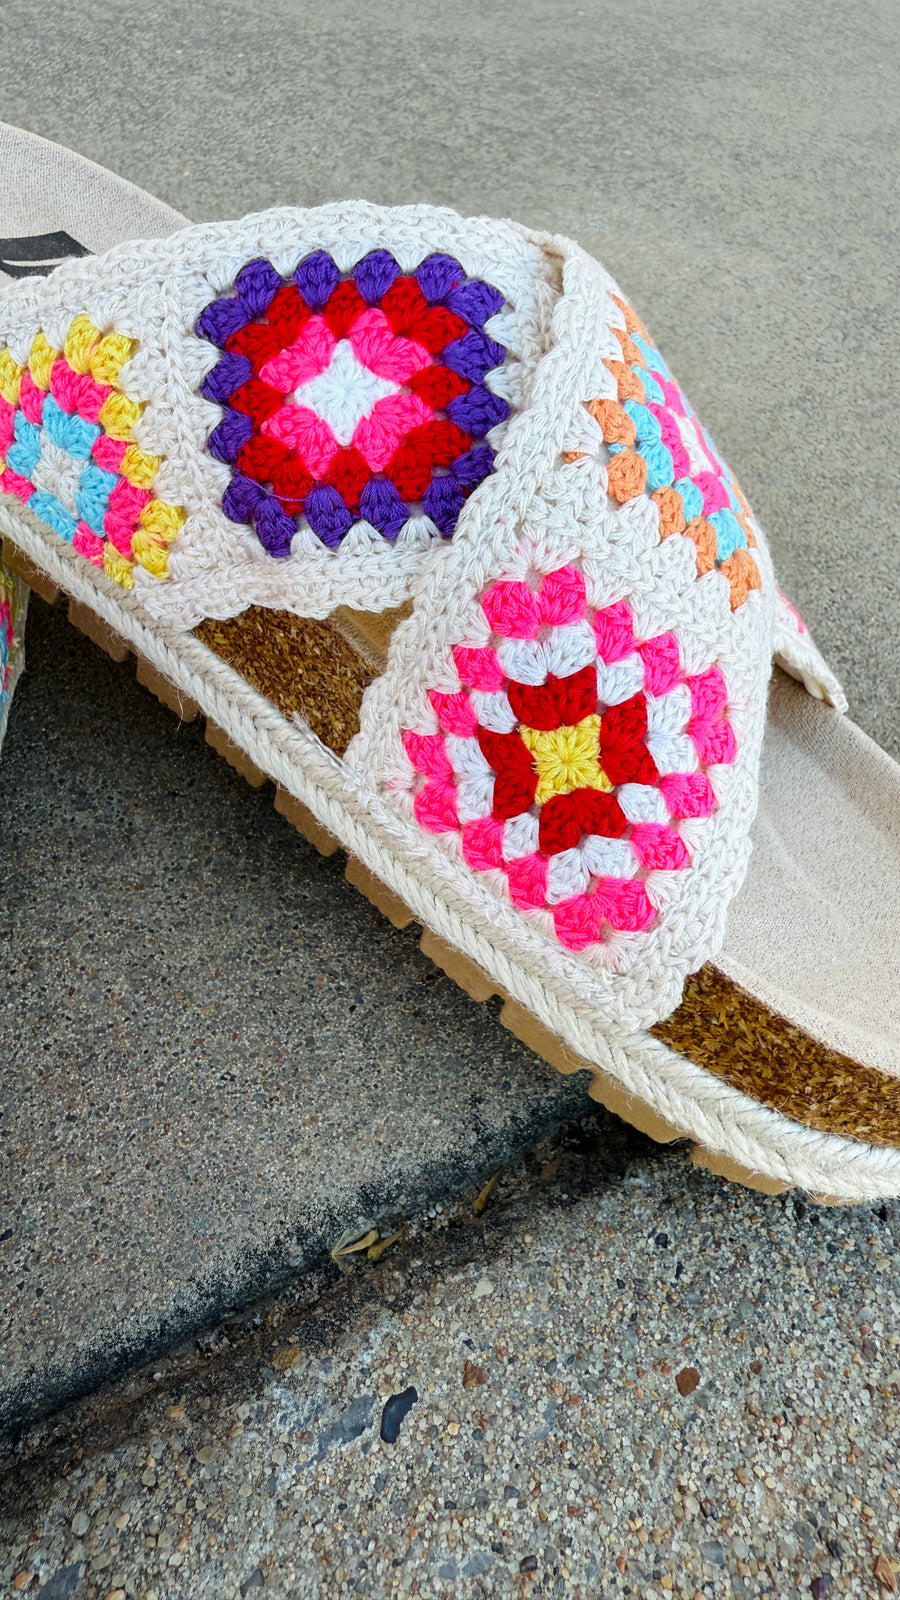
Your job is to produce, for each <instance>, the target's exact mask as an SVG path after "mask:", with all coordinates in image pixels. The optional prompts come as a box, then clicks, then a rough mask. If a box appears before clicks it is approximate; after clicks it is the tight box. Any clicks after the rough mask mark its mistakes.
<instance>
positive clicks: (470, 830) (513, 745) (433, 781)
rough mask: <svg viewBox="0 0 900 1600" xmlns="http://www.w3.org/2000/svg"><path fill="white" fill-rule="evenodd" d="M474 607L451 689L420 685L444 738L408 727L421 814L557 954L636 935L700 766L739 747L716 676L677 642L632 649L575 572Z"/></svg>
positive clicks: (613, 610)
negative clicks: (452, 839) (537, 927)
mask: <svg viewBox="0 0 900 1600" xmlns="http://www.w3.org/2000/svg"><path fill="white" fill-rule="evenodd" d="M481 609H482V611H483V613H484V616H485V618H486V619H487V622H488V624H489V627H490V630H491V641H490V644H489V645H486V646H479V647H477V648H473V647H470V646H467V645H457V646H456V648H455V649H454V650H453V660H454V663H455V666H456V671H457V674H458V679H459V682H460V685H461V687H460V689H459V691H458V692H453V693H446V692H438V691H437V690H434V689H432V690H431V691H430V692H429V696H428V698H429V700H430V702H431V706H432V708H433V710H434V712H435V714H436V717H437V722H438V726H439V730H440V731H439V732H438V733H432V734H424V733H415V732H413V731H411V730H407V731H406V732H405V733H404V734H403V747H404V749H405V751H406V755H407V757H408V759H409V762H410V766H411V769H412V776H411V781H410V793H411V795H412V804H413V812H414V815H415V817H416V819H417V821H418V822H419V823H420V825H421V826H422V827H423V828H425V829H427V830H428V831H429V832H431V833H435V834H440V833H453V832H455V833H458V834H459V835H460V839H461V847H462V855H463V859H464V860H465V862H466V864H467V865H468V866H469V867H470V868H472V869H473V870H474V871H478V872H488V871H499V872H502V873H503V874H504V875H505V879H506V885H507V889H508V893H509V895H510V898H511V899H512V901H513V903H514V904H515V905H516V906H518V907H519V908H520V909H521V910H523V911H544V912H549V915H550V926H552V929H553V932H554V933H555V936H556V938H557V939H558V941H559V943H560V944H562V945H563V946H565V947H566V948H567V949H569V950H573V951H579V950H584V949H586V948H587V947H588V946H590V945H595V944H600V943H606V942H608V941H609V939H610V938H611V937H613V936H614V935H616V934H639V933H642V932H644V931H646V930H647V929H649V928H650V927H651V926H652V925H653V924H654V922H655V921H656V918H657V916H658V915H659V914H660V913H659V910H658V891H659V888H660V881H659V880H658V879H657V878H656V876H655V875H657V874H659V873H670V872H679V871H682V870H683V869H684V868H686V867H688V866H690V863H691V858H692V842H694V840H695V833H694V832H692V829H693V828H695V826H696V824H697V823H699V822H702V820H703V819H705V818H707V817H709V816H711V815H712V813H713V812H714V810H715V809H716V804H717V800H716V792H715V788H714V785H713V781H712V778H711V776H710V772H711V769H714V768H716V767H719V766H727V765H730V764H731V763H732V762H733V761H734V760H735V757H736V755H737V741H736V739H735V735H734V730H733V728H732V725H731V722H730V720H729V717H728V690H727V687H726V684H725V680H724V678H723V676H722V673H721V671H720V670H719V668H718V667H717V666H716V665H715V664H714V663H713V664H710V665H709V666H708V667H707V668H706V670H705V671H702V672H695V673H691V674H687V673H686V672H685V670H684V668H683V666H682V661H681V652H680V648H679V644H678V640H677V638H676V637H675V636H674V634H672V633H666V634H660V635H657V636H656V637H653V638H649V639H639V638H638V637H637V636H636V634H635V619H634V614H633V612H632V610H631V607H630V606H629V604H628V603H627V602H626V601H624V600H621V601H618V602H615V603H614V604H612V605H607V606H605V607H601V608H599V609H598V608H594V607H592V606H590V605H589V604H588V602H587V598H586V587H585V580H584V575H583V573H582V572H581V571H580V570H579V569H578V568H577V567H575V566H566V567H560V568H558V569H557V570H556V571H553V572H550V573H548V574H547V575H546V576H545V577H544V578H543V580H542V581H541V582H540V583H539V584H538V585H536V586H535V587H532V586H531V584H530V583H527V582H522V581H508V580H501V581H499V582H497V583H494V584H493V585H492V586H491V587H490V588H489V589H488V590H487V592H486V593H485V594H484V595H483V596H482V598H481ZM685 824H688V826H684V825H685Z"/></svg>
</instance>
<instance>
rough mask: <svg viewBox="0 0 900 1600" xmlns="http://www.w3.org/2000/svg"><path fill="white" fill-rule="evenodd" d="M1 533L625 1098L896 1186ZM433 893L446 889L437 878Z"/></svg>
mask: <svg viewBox="0 0 900 1600" xmlns="http://www.w3.org/2000/svg"><path fill="white" fill-rule="evenodd" d="M0 530H2V531H3V532H4V533H6V534H7V535H8V536H9V537H10V538H11V539H13V540H14V541H15V543H16V544H17V545H19V546H20V547H21V548H22V549H23V550H24V551H25V553H26V555H28V556H30V557H31V559H32V560H33V561H35V562H36V563H37V565H38V566H40V567H41V568H42V569H43V570H44V571H46V572H48V573H49V574H50V576H51V577H52V578H53V579H54V580H55V581H56V582H57V583H58V584H59V585H60V586H61V587H62V588H63V589H65V590H66V591H67V592H68V593H69V594H71V595H73V596H74V597H75V598H76V599H77V600H81V601H83V602H84V603H85V604H86V605H88V606H90V607H91V609H92V610H93V611H95V612H96V613H97V614H98V615H99V616H101V617H102V618H103V620H104V621H105V622H107V623H108V624H109V626H110V627H111V628H112V629H113V630H114V631H115V632H117V633H118V634H120V635H121V636H123V637H124V638H125V639H127V640H128V642H129V643H130V644H131V645H132V646H133V647H134V648H135V649H136V650H137V651H139V653H140V654H141V655H142V656H144V657H145V658H146V659H147V660H148V661H149V662H150V663H151V664H152V665H153V666H155V667H156V668H157V670H158V671H160V672H161V673H163V674H164V675H165V676H166V677H167V678H169V679H170V680H171V681H172V682H173V683H175V684H177V685H178V687H179V688H180V689H181V690H182V692H183V693H184V694H185V695H186V696H188V697H190V698H191V699H193V700H196V701H197V703H198V704H199V705H200V707H201V709H202V710H203V711H204V713H205V714H206V715H207V716H209V717H211V718H212V719H213V720H214V721H215V722H216V723H217V724H218V725H219V726H220V727H221V728H223V729H224V730H225V731H226V732H227V733H228V735H229V736H230V737H231V738H232V739H233V741H234V743H235V744H236V745H237V746H238V747H239V748H241V749H243V750H245V751H246V752H247V753H248V754H249V755H250V757H251V758H252V760H253V761H254V762H256V764H257V765H258V766H259V767H260V768H261V769H262V770H263V771H264V772H266V773H267V774H268V776H269V777H271V778H272V779H274V780H275V782H277V783H280V784H282V785H283V786H284V787H285V788H286V789H287V790H288V791H289V792H290V793H291V794H293V795H294V796H295V797H296V798H297V799H298V800H299V801H301V802H302V803H303V804H304V805H306V806H308V807H309V809H310V810H311V811H312V812H313V814H314V815H315V816H316V817H317V818H318V819H319V821H320V822H321V823H322V824H323V826H324V827H326V828H327V829H328V830H329V831H330V832H331V833H333V834H334V835H335V836H336V837H337V838H338V839H340V841H341V843H342V844H343V845H344V846H345V847H346V848H347V849H348V850H350V851H351V852H352V853H353V854H354V855H355V856H356V857H357V858H358V859H359V860H360V861H361V862H362V863H363V865H364V866H366V867H368V868H369V869H370V870H371V871H372V872H374V873H375V874H376V875H377V876H378V877H379V878H380V879H381V880H382V881H383V882H384V883H385V884H386V885H387V886H388V888H390V889H392V890H393V891H394V892H395V893H396V894H398V895H399V896H400V897H401V898H402V899H403V900H404V901H405V903H406V904H407V905H408V906H409V907H410V909H411V910H412V912H413V913H414V915H415V916H416V917H417V918H419V919H420V920H421V921H422V922H423V923H424V924H425V925H426V926H428V927H430V928H432V929H433V930H434V931H435V932H436V933H437V934H439V935H440V936H441V937H442V938H444V939H446V940H447V941H448V942H449V943H450V944H452V945H454V946H456V947H457V948H459V949H463V950H465V951H466V952H467V953H468V954H470V955H471V956H472V958H473V959H474V960H475V961H477V962H478V963H479V965H480V966H482V967H483V968H484V970H485V971H486V972H487V973H488V974H489V976H490V977H491V978H492V979H493V980H494V981H495V982H496V983H498V984H499V985H501V986H502V987H503V988H504V989H505V990H506V992H507V993H508V994H509V995H511V997H512V998H513V999H514V1000H517V1001H518V1002H519V1003H520V1004H521V1005H523V1006H525V1007H526V1008H527V1010H529V1011H530V1012H532V1013H533V1015H534V1016H535V1017H536V1018H537V1019H538V1021H539V1022H541V1023H543V1024H544V1026H545V1027H547V1028H549V1029H550V1031H551V1032H552V1033H553V1034H555V1035H556V1036H558V1037H559V1038H560V1039H561V1041H562V1042H563V1044H564V1045H565V1046H566V1047H567V1048H569V1049H570V1050H572V1051H573V1052H574V1053H575V1054H576V1055H578V1056H580V1057H582V1058H583V1059H584V1060H585V1061H588V1062H592V1063H595V1064H596V1065H597V1066H598V1067H600V1068H602V1070H603V1071H605V1072H608V1073H610V1074H611V1075H612V1076H613V1077H614V1078H616V1079H617V1080H618V1081H619V1082H620V1083H621V1084H622V1086H623V1088H624V1089H625V1090H626V1091H627V1092H628V1093H631V1094H635V1095H637V1096H639V1097H640V1099H642V1100H644V1101H646V1103H647V1104H648V1105H650V1106H652V1107H653V1109H654V1110H656V1111H657V1112H658V1113H659V1114H660V1115H661V1116H663V1117H665V1118H666V1119H667V1120H668V1121H669V1122H670V1123H673V1124H674V1125H675V1126H676V1127H678V1128H681V1129H683V1130H684V1132H685V1134H686V1135H688V1136H690V1137H691V1138H693V1139H696V1140H698V1141H699V1142H700V1143H701V1144H702V1145H703V1146H704V1147H705V1148H706V1149H707V1150H710V1151H712V1152H714V1153H721V1154H724V1155H728V1156H731V1157H732V1158H733V1159H734V1160H736V1161H739V1162H740V1163H741V1164H742V1165H743V1166H745V1167H747V1168H749V1169H750V1170H752V1171H754V1172H758V1173H761V1174H764V1175H765V1176H767V1177H769V1178H773V1179H775V1180H776V1181H779V1182H783V1183H787V1184H796V1185H799V1186H800V1187H801V1188H803V1189H806V1190H808V1191H810V1192H811V1193H812V1194H828V1195H831V1196H833V1197H834V1198H835V1199H839V1200H845V1201H848V1202H849V1201H864V1200H875V1199H880V1198H885V1197H889V1196H894V1195H898V1194H900V1151H896V1150H885V1149H880V1148H877V1147H875V1146H871V1145H865V1144H861V1143H857V1142H855V1141H853V1140H849V1139H845V1138H842V1137H840V1136H838V1135H836V1134H827V1133H818V1132H815V1131H814V1130H812V1129H809V1128H805V1127H803V1126H802V1124H800V1123H796V1122H793V1121H791V1120H790V1119H789V1118H787V1117H784V1116H782V1115H781V1114H780V1113H779V1112H777V1111H774V1110H772V1109H770V1108H769V1107H766V1106H762V1105H760V1104H759V1103H758V1102H757V1101H755V1100H752V1099H750V1098H749V1097H748V1096H747V1095H744V1094H742V1093H741V1092H740V1091H739V1090H736V1089H732V1088H731V1087H730V1086H729V1085H728V1084H725V1083H723V1082H722V1081H721V1080H719V1079H717V1078H714V1077H713V1076H712V1075H711V1074H709V1073H707V1072H705V1071H703V1069H702V1068H700V1067H697V1066H696V1065H694V1063H693V1062H691V1061H690V1060H689V1059H687V1058H686V1057H684V1056H681V1055H678V1054H676V1052H674V1051H672V1050H670V1049H669V1048H668V1047H667V1046H666V1045H664V1044H662V1043H661V1042H660V1041H659V1040H657V1039H654V1038H653V1037H652V1036H651V1035H649V1034H647V1033H646V1032H643V1031H639V1032H634V1031H633V1030H631V1029H628V1028H625V1027H623V1026H621V1025H619V1024H617V1023H615V1022H614V1021H612V1020H609V1019H605V1020H603V1022H602V1023H601V1021H600V1020H599V1019H600V1015H601V1013H600V1012H599V1009H598V1007H597V1005H591V1003H590V1000H589V999H586V998H585V997H584V996H583V995H579V994H576V993H575V992H573V991H572V990H568V991H566V990H565V988H564V987H563V986H562V985H561V984H560V983H559V982H558V980H557V978H556V975H555V974H553V973H548V972H547V971H546V970H545V968H544V965H543V962H541V961H540V960H538V961H537V962H536V961H535V959H534V954H533V952H532V951H531V949H530V948H528V946H527V943H526V942H524V941H522V940H521V938H520V939H519V940H516V941H510V940H508V939H507V938H506V937H504V934H503V930H501V929H499V928H494V929H491V928H489V927H488V928H485V927H481V926H473V924H472V922H471V919H470V915H469V910H468V907H466V906H465V905H462V906H461V905H459V904H458V903H456V902H455V900H454V897H453V896H452V895H451V896H447V895H446V894H444V893H442V892H437V890H438V885H436V882H435V879H436V877H437V876H439V874H436V872H435V857H434V852H433V851H432V850H431V849H430V848H429V844H428V840H427V838H426V837H424V836H423V834H422V831H421V829H418V828H417V827H414V826H413V825H411V824H410V823H409V822H408V821H406V819H405V818H403V817H402V816H399V815H398V814H397V812H396V811H394V810H392V809H391V807H390V806H389V805H388V804H387V803H386V802H385V801H384V800H382V799H381V798H380V797H379V796H377V795H374V794H372V792H371V791H370V790H369V789H368V787H367V786H365V785H364V784H362V783H361V782H360V781H358V780H357V779H356V778H355V777H354V776H353V774H352V773H351V772H349V770H348V769H347V767H346V766H345V765H344V763H342V762H341V761H339V760H338V759H337V758H336V757H335V756H333V755H332V754H331V752H330V751H328V750H327V749H326V748H325V747H324V746H323V745H322V744H321V743H320V742H319V741H318V740H317V739H315V738H314V737H313V735H312V734H311V733H309V732H308V731H306V730H304V729H302V728H300V727H297V726H296V725H294V724H291V723H289V722H287V721H285V719H284V717H283V716H282V715H281V713H280V712H278V711H277V710H276V709H275V708H274V707H273V706H272V705H271V704H270V703H269V702H268V701H267V700H266V699H265V698H264V697H263V696H262V695H260V694H258V693H257V691H256V690H254V689H252V688H251V687H250V685H249V684H248V683H246V681H245V680H244V679H243V678H241V677H240V676H239V675H238V674H237V673H235V672H234V670H233V669H232V668H230V667H228V666H227V665H226V663H225V662H223V661H222V660H221V659H220V658H219V657H218V656H216V655H214V654H213V653H212V652H211V651H210V650H208V649H207V648H206V646H205V645H203V644H201V643H200V641H199V640H198V639H195V638H194V637H193V636H192V635H184V634H176V633H173V632H172V631H171V630H167V629H163V628H160V627H159V626H158V625H155V624H152V623H150V622H149V621H148V620H147V619H146V617H145V615H144V613H143V612H142V609H141V607H140V605H139V604H138V602H137V601H136V600H135V598H134V596H132V595H128V594H123V592H122V591H121V590H120V589H118V588H116V586H115V585H113V584H111V583H110V582H109V581H108V580H107V579H106V578H105V577H104V576H103V574H101V573H96V571H95V569H94V568H91V567H89V566H88V564H87V563H85V562H83V561H82V560H81V559H80V558H79V557H78V556H77V554H76V553H75V552H74V551H73V550H71V549H70V548H69V547H68V546H67V545H65V544H63V542H62V541H60V540H57V539H55V538H54V537H53V536H52V535H51V534H49V533H48V532H46V531H45V530H42V529H41V528H40V527H39V525H38V524H37V522H36V520H35V519H34V518H33V517H31V516H29V515H28V513H27V511H25V512H24V513H23V512H21V511H19V512H13V511H12V510H11V508H10V505H9V503H8V502H7V503H0ZM440 888H443V885H442V884H441V885H440Z"/></svg>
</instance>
